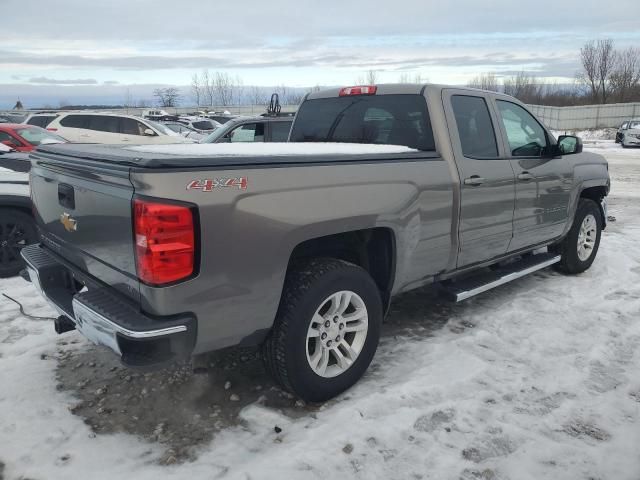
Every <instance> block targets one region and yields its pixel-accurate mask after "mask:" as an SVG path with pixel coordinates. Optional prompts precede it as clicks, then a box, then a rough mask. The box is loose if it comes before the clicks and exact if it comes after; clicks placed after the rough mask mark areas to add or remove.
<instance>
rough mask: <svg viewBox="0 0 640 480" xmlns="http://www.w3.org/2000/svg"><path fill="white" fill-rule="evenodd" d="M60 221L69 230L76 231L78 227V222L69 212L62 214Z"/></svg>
mask: <svg viewBox="0 0 640 480" xmlns="http://www.w3.org/2000/svg"><path fill="white" fill-rule="evenodd" d="M60 223H61V224H62V225H64V229H65V230H66V231H67V232H75V231H76V230H77V229H78V222H77V220H75V219H74V218H71V215H69V214H68V213H67V212H64V213H63V214H62V215H60Z"/></svg>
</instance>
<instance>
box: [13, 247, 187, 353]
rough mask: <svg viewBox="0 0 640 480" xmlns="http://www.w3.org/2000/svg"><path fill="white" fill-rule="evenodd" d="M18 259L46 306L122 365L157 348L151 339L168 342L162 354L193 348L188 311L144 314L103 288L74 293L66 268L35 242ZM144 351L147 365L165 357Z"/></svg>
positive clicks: (73, 283)
mask: <svg viewBox="0 0 640 480" xmlns="http://www.w3.org/2000/svg"><path fill="white" fill-rule="evenodd" d="M22 257H23V258H24V260H25V263H26V266H27V272H28V273H29V279H30V280H31V283H33V285H34V286H35V287H36V289H37V290H38V292H39V293H40V294H41V295H42V296H43V297H44V298H45V299H46V300H47V301H48V302H49V303H50V304H51V306H52V307H53V308H54V309H55V310H56V311H57V312H58V313H59V314H60V315H62V316H65V317H67V318H69V319H70V320H71V321H72V322H73V323H74V324H75V327H76V329H77V330H78V331H79V332H80V333H81V334H82V335H84V336H85V337H86V338H87V339H88V340H90V341H91V342H93V343H94V344H96V345H104V346H106V347H108V348H110V349H111V350H113V351H114V352H115V353H117V354H118V355H120V356H121V357H122V358H123V361H125V363H128V364H140V363H141V359H140V358H139V357H140V355H141V353H140V352H141V351H143V350H144V349H145V348H146V349H147V350H150V349H151V350H154V352H155V351H156V350H157V345H156V346H154V345H153V343H154V342H155V343H156V344H158V343H162V344H163V345H164V346H165V347H166V345H169V347H168V351H165V352H164V354H163V355H160V356H161V357H167V354H168V356H171V357H175V356H176V355H175V354H179V353H185V352H187V351H189V350H190V348H191V349H192V347H193V343H194V341H195V319H194V318H192V317H190V316H188V315H185V316H182V317H179V318H173V317H170V318H152V317H149V316H147V315H144V314H143V313H141V312H140V310H139V309H137V308H135V306H134V305H131V304H130V303H129V302H127V301H125V300H123V299H121V298H120V297H119V296H117V295H115V294H114V293H113V292H112V291H110V289H108V288H105V287H98V288H89V289H88V290H87V289H86V288H83V289H82V290H81V291H76V288H75V285H76V282H75V280H74V275H73V272H72V271H71V269H69V268H67V267H65V266H64V265H62V264H61V263H60V262H58V261H57V260H56V259H55V258H54V257H53V256H52V255H51V254H50V253H49V252H48V251H47V250H46V249H44V248H42V247H41V246H40V245H31V246H28V247H25V248H24V249H23V250H22ZM174 344H175V345H174ZM151 347H153V348H151ZM161 353H162V352H161ZM189 353H190V352H189ZM143 354H144V355H143V356H144V357H145V358H144V359H143V360H144V361H145V363H146V364H151V363H160V361H164V360H166V358H162V359H159V360H160V361H158V362H155V361H153V360H154V359H151V358H148V357H149V352H148V351H145V352H143ZM136 356H137V357H136ZM134 357H136V358H134ZM127 360H128V361H127Z"/></svg>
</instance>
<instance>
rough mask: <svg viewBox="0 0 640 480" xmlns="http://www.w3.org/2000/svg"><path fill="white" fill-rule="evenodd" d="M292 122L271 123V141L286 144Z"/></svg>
mask: <svg viewBox="0 0 640 480" xmlns="http://www.w3.org/2000/svg"><path fill="white" fill-rule="evenodd" d="M291 123H292V122H271V123H270V124H269V125H270V126H271V141H272V142H286V141H287V140H288V139H289V132H290V131H291Z"/></svg>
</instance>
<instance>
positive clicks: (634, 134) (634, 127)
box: [620, 119, 640, 148]
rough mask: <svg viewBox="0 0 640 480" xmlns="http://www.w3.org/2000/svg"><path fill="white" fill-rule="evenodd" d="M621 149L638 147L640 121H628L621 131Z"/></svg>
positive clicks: (639, 143)
mask: <svg viewBox="0 0 640 480" xmlns="http://www.w3.org/2000/svg"><path fill="white" fill-rule="evenodd" d="M620 143H621V144H622V148H627V147H640V119H635V120H629V121H628V122H627V124H626V125H625V128H623V129H622V137H621V138H620Z"/></svg>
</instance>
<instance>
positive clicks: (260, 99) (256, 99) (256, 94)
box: [249, 85, 268, 105]
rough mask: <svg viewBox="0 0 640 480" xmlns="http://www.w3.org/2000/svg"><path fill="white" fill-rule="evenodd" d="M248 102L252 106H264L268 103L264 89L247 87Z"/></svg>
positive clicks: (254, 86) (253, 86)
mask: <svg viewBox="0 0 640 480" xmlns="http://www.w3.org/2000/svg"><path fill="white" fill-rule="evenodd" d="M249 102H251V104H252V105H266V104H267V103H268V101H267V95H266V94H265V91H264V88H262V87H258V86H256V85H252V86H251V87H249Z"/></svg>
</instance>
